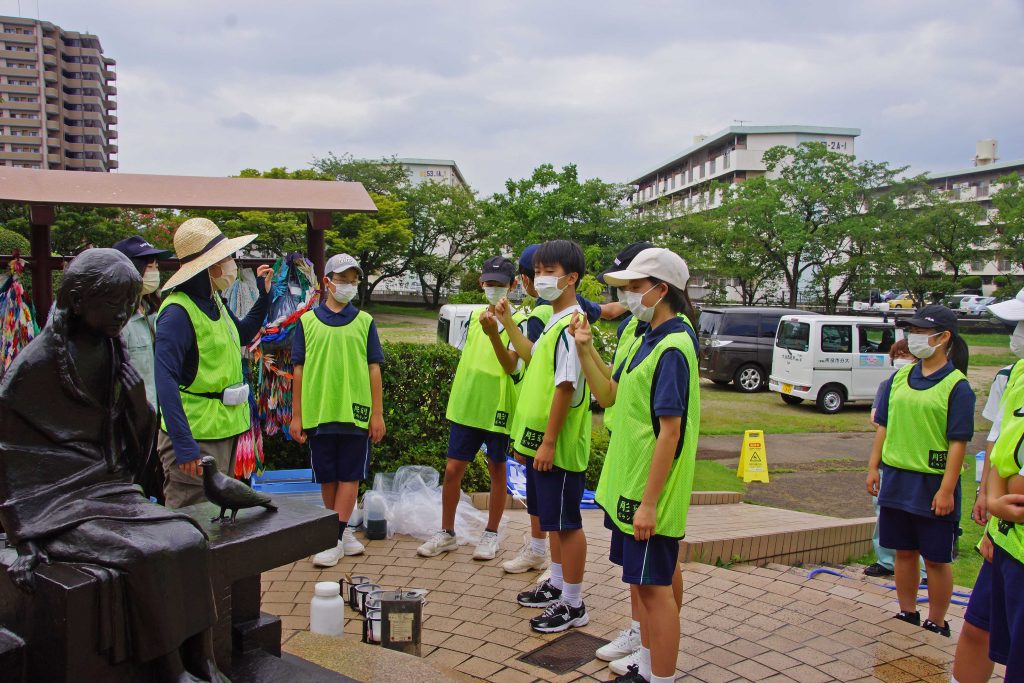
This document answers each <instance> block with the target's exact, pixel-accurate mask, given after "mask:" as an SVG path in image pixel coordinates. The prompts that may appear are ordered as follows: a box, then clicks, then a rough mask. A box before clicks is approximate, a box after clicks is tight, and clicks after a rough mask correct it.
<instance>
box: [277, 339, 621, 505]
mask: <svg viewBox="0 0 1024 683" xmlns="http://www.w3.org/2000/svg"><path fill="white" fill-rule="evenodd" d="M382 346H383V348H384V365H383V366H382V376H383V381H384V422H385V424H386V425H387V429H388V433H387V436H386V437H385V438H384V440H383V441H382V442H381V443H379V444H377V445H376V446H374V447H373V461H372V464H371V472H394V471H395V470H397V469H398V468H399V467H401V466H402V465H429V466H431V467H433V468H435V469H436V470H437V471H438V472H441V473H443V472H444V467H445V462H446V454H447V452H448V429H449V424H450V423H449V422H448V420H447V419H445V410H446V409H447V406H448V395H449V393H450V391H451V386H452V380H453V379H454V378H455V369H456V367H457V366H458V363H459V351H458V350H457V349H455V348H453V347H451V346H449V345H447V344H392V343H389V342H384V343H383V344H382ZM263 448H264V454H265V458H266V462H267V469H274V470H281V469H299V468H308V467H309V450H308V449H307V448H306V447H305V446H300V445H298V444H296V443H294V442H292V441H287V440H285V439H284V438H283V436H280V435H278V436H274V437H266V438H264V440H263ZM607 448H608V435H607V432H605V431H604V429H603V428H602V429H597V430H595V431H594V434H593V436H592V439H591V457H590V467H589V468H588V469H587V487H588V488H594V487H595V486H596V485H597V478H598V476H599V475H600V472H601V464H602V463H603V462H604V454H605V451H606V450H607ZM367 483H368V484H370V483H371V482H367ZM462 488H463V490H465V491H487V490H489V489H490V477H489V476H488V474H487V466H486V465H485V464H484V460H483V458H482V457H478V458H476V459H475V460H474V461H473V463H472V464H471V465H470V466H469V469H468V470H466V477H465V479H463V482H462Z"/></svg>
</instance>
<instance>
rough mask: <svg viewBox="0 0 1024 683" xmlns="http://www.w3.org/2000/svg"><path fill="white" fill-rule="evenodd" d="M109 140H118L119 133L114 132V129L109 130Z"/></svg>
mask: <svg viewBox="0 0 1024 683" xmlns="http://www.w3.org/2000/svg"><path fill="white" fill-rule="evenodd" d="M107 139H108V140H116V139H117V131H116V130H113V129H111V130H108V131H107Z"/></svg>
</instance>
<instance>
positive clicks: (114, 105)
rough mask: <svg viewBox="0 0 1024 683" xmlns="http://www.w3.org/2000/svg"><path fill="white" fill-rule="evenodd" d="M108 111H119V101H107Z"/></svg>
mask: <svg viewBox="0 0 1024 683" xmlns="http://www.w3.org/2000/svg"><path fill="white" fill-rule="evenodd" d="M106 105H107V111H111V110H114V109H117V100H107V102H106Z"/></svg>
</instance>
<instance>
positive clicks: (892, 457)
mask: <svg viewBox="0 0 1024 683" xmlns="http://www.w3.org/2000/svg"><path fill="white" fill-rule="evenodd" d="M913 367H914V366H913V365H906V366H904V367H902V368H900V369H899V370H898V371H897V372H896V374H895V375H893V378H892V388H891V390H890V392H889V420H888V424H887V425H886V431H885V443H884V444H883V445H882V462H883V463H885V464H886V465H889V466H890V467H898V468H899V469H901V470H910V471H911V472H923V473H925V474H941V473H943V472H945V471H946V456H947V455H948V454H949V439H947V438H946V422H947V417H948V413H949V395H950V394H951V393H952V391H953V387H955V386H956V385H957V384H959V383H960V382H966V381H967V377H965V376H964V373H962V372H960V371H959V370H955V369H954V370H953V372H951V373H949V374H948V375H946V376H945V377H943V378H942V380H941V381H939V383H938V384H936V385H934V386H933V387H931V388H929V389H914V388H913V387H911V386H910V383H909V377H910V371H911V370H912V369H913Z"/></svg>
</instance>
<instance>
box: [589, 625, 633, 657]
mask: <svg viewBox="0 0 1024 683" xmlns="http://www.w3.org/2000/svg"><path fill="white" fill-rule="evenodd" d="M639 649H640V630H639V629H634V628H633V627H632V626H630V627H629V628H627V629H626V630H624V631H623V632H622V633H620V634H619V635H618V637H617V638H616V639H615V640H613V641H612V642H610V643H608V644H607V645H604V646H602V647H599V648H598V649H597V652H596V653H595V654H597V658H598V659H600V660H602V661H605V662H614V661H615V660H616V659H622V658H623V657H628V656H629V655H631V654H633V653H634V652H636V651H637V650H639Z"/></svg>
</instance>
